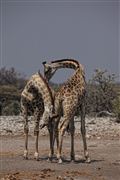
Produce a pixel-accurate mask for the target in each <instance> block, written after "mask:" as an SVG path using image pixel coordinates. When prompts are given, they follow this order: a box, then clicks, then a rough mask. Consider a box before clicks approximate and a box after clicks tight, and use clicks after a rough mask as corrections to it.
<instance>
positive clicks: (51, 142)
mask: <svg viewBox="0 0 120 180" xmlns="http://www.w3.org/2000/svg"><path fill="white" fill-rule="evenodd" d="M48 131H49V137H50V152H49V156H48V161H52V158H53V155H54V144H53V125H52V123H49V125H48Z"/></svg>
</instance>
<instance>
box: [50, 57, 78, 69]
mask: <svg viewBox="0 0 120 180" xmlns="http://www.w3.org/2000/svg"><path fill="white" fill-rule="evenodd" d="M51 63H52V66H53V67H55V68H56V69H60V68H71V69H75V70H76V69H77V68H79V66H80V64H79V63H78V62H77V61H76V60H74V59H61V60H56V61H52V62H51Z"/></svg>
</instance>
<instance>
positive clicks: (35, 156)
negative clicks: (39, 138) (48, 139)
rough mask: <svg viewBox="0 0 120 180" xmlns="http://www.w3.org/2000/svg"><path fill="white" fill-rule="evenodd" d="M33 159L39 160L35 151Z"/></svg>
mask: <svg viewBox="0 0 120 180" xmlns="http://www.w3.org/2000/svg"><path fill="white" fill-rule="evenodd" d="M34 159H36V160H37V161H39V154H38V153H37V152H35V154H34Z"/></svg>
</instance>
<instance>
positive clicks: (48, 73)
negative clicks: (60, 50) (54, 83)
mask: <svg viewBox="0 0 120 180" xmlns="http://www.w3.org/2000/svg"><path fill="white" fill-rule="evenodd" d="M43 66H44V76H45V78H46V79H47V80H48V81H49V80H50V79H51V78H52V76H53V75H54V74H55V72H56V70H57V68H56V67H55V66H54V65H53V64H52V63H46V62H43Z"/></svg>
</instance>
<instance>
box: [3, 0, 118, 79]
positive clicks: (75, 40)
mask: <svg viewBox="0 0 120 180" xmlns="http://www.w3.org/2000/svg"><path fill="white" fill-rule="evenodd" d="M119 9H120V6H119V4H118V1H116V0H104V1H103V0H84V1H80V0H74V2H73V1H72V0H69V1H68V0H64V2H63V1H62V0H61V1H60V0H56V1H54V0H53V1H52V0H49V1H48V0H44V1H40V0H35V1H33V0H24V1H23V0H21V1H20V0H1V8H0V11H1V13H0V14H1V23H0V25H1V27H0V34H1V36H0V38H1V39H0V42H1V44H0V48H1V57H0V58H1V60H0V62H1V63H0V66H1V67H2V66H6V67H15V68H16V69H17V70H18V71H19V72H22V73H25V74H26V75H27V76H31V75H32V74H33V73H35V72H36V71H37V70H38V69H40V70H41V72H43V67H42V64H41V62H42V61H50V60H55V59H62V58H74V59H77V60H79V61H80V62H81V63H82V64H83V65H84V67H85V71H86V76H87V79H89V78H90V76H91V74H93V70H94V69H95V68H101V69H103V70H104V69H107V70H108V71H109V72H110V73H115V74H116V75H118V74H119V67H120V63H119V61H120V49H119V48H120V47H119V42H120V36H119V34H120V32H119V29H120V28H119V27H120V18H119V16H120V10H119ZM70 74H71V71H69V72H68V71H67V70H65V69H62V70H60V71H59V72H57V73H56V74H55V76H54V78H53V80H54V81H55V82H58V81H59V82H62V81H64V80H65V79H66V78H67V77H68V76H69V75H70Z"/></svg>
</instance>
